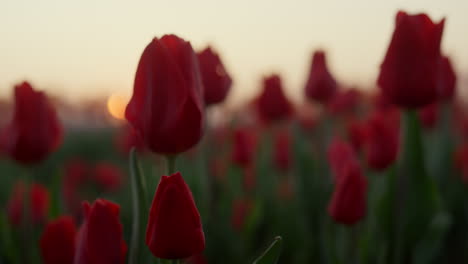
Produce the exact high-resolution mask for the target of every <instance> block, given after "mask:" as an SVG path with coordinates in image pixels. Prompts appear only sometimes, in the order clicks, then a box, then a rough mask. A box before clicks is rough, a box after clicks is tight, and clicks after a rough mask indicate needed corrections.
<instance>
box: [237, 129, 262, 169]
mask: <svg viewBox="0 0 468 264" xmlns="http://www.w3.org/2000/svg"><path fill="white" fill-rule="evenodd" d="M255 141H256V140H255V135H254V134H253V133H252V131H251V130H250V129H249V128H246V127H245V128H237V129H236V130H235V131H234V141H233V145H232V148H233V149H232V161H233V162H234V164H236V165H238V166H240V167H248V166H250V165H251V164H252V162H253V160H254V158H255V148H256V142H255Z"/></svg>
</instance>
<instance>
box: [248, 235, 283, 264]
mask: <svg viewBox="0 0 468 264" xmlns="http://www.w3.org/2000/svg"><path fill="white" fill-rule="evenodd" d="M282 240H283V239H282V238H281V237H280V236H277V237H275V240H273V242H272V243H271V245H270V246H269V247H268V248H267V249H266V250H265V251H264V252H263V253H262V255H260V257H258V258H257V259H256V260H255V261H254V262H253V264H276V263H277V262H278V259H279V256H280V253H281V246H282Z"/></svg>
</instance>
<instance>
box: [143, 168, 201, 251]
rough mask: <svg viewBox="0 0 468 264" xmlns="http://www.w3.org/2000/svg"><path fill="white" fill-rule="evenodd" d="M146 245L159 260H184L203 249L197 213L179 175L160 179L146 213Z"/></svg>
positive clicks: (189, 192)
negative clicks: (147, 216)
mask: <svg viewBox="0 0 468 264" xmlns="http://www.w3.org/2000/svg"><path fill="white" fill-rule="evenodd" d="M146 245H147V246H148V247H149V249H150V251H151V252H152V253H153V255H154V256H156V257H158V258H162V259H184V258H188V257H190V256H193V255H196V254H199V253H201V252H202V251H203V250H204V249H205V235H204V233H203V227H202V223H201V219H200V214H199V213H198V209H197V207H196V205H195V202H194V200H193V196H192V192H191V191H190V189H189V187H188V186H187V184H186V183H185V181H184V179H183V178H182V175H181V174H180V173H179V172H177V173H174V174H172V175H171V176H162V177H161V181H160V182H159V185H158V187H157V190H156V194H155V196H154V199H153V202H152V204H151V209H150V213H149V219H148V225H147V227H146Z"/></svg>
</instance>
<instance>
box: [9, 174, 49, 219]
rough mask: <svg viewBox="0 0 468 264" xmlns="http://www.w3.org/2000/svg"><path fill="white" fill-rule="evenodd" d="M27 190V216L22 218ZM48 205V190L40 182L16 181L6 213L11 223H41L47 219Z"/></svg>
mask: <svg viewBox="0 0 468 264" xmlns="http://www.w3.org/2000/svg"><path fill="white" fill-rule="evenodd" d="M26 191H27V192H28V197H29V200H28V208H27V210H28V211H27V216H28V218H29V219H26V221H25V219H24V213H25V212H24V197H25V192H26ZM49 206H50V195H49V191H48V190H47V189H46V188H45V187H44V186H43V185H41V184H37V183H33V184H32V185H31V186H27V185H25V184H24V183H23V182H17V183H16V184H15V186H14V187H13V192H12V194H11V197H10V199H9V201H8V203H7V215H8V219H9V222H10V224H11V225H14V226H20V225H21V224H23V223H27V224H30V223H33V224H41V223H44V222H45V221H46V219H47V215H48V213H49Z"/></svg>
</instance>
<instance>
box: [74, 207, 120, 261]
mask: <svg viewBox="0 0 468 264" xmlns="http://www.w3.org/2000/svg"><path fill="white" fill-rule="evenodd" d="M83 209H84V215H85V220H84V222H83V224H82V226H81V227H80V230H79V231H78V236H77V242H76V243H77V247H76V252H75V261H74V264H123V263H125V255H126V254H127V245H126V244H125V241H124V240H123V227H122V224H121V223H120V219H119V211H120V206H119V205H118V204H116V203H113V202H110V201H107V200H104V199H97V200H96V201H95V202H94V203H93V204H92V205H90V204H89V203H88V202H85V203H83Z"/></svg>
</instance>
